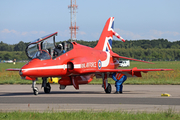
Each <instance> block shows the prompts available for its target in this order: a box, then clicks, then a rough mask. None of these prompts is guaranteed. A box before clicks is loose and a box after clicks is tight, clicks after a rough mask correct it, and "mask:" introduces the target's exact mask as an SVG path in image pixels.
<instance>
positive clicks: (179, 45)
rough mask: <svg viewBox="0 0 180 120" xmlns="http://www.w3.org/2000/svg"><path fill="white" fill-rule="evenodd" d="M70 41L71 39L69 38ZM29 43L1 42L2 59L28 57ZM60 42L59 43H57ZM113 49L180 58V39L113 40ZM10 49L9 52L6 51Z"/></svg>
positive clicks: (138, 56) (138, 55)
mask: <svg viewBox="0 0 180 120" xmlns="http://www.w3.org/2000/svg"><path fill="white" fill-rule="evenodd" d="M68 41H70V40H68ZM76 42H77V43H79V44H82V45H86V46H89V47H95V46H96V44H97V42H98V40H96V41H83V40H77V41H76ZM28 44H29V43H24V42H23V41H20V42H19V43H17V44H13V45H11V44H6V43H3V42H2V41H1V42H0V59H1V60H3V59H6V60H7V59H17V60H23V59H28V58H27V56H26V54H25V52H24V51H25V48H26V46H27V45H28ZM57 44H58V43H57ZM112 48H113V51H114V52H115V53H117V54H119V55H120V56H126V57H131V58H136V59H142V60H147V61H150V60H155V61H157V60H180V41H174V42H170V41H168V40H167V39H154V40H126V42H121V41H119V40H113V42H112ZM6 51H8V52H6Z"/></svg>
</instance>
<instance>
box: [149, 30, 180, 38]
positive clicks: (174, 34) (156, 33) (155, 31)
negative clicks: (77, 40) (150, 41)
mask: <svg viewBox="0 0 180 120" xmlns="http://www.w3.org/2000/svg"><path fill="white" fill-rule="evenodd" d="M150 34H151V35H154V36H159V37H162V36H163V35H171V36H178V35H180V33H178V32H174V31H158V30H150Z"/></svg>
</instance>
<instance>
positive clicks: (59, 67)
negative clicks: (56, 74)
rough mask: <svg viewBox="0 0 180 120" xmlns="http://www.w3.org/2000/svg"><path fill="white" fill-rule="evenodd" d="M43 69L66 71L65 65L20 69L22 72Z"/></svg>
mask: <svg viewBox="0 0 180 120" xmlns="http://www.w3.org/2000/svg"><path fill="white" fill-rule="evenodd" d="M45 69H67V64H63V65H56V66H46V67H35V68H27V69H22V70H45Z"/></svg>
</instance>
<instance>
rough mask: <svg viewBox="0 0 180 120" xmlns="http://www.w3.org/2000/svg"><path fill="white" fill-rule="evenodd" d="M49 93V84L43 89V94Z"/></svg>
mask: <svg viewBox="0 0 180 120" xmlns="http://www.w3.org/2000/svg"><path fill="white" fill-rule="evenodd" d="M50 91H51V86H50V84H49V83H46V86H45V87H44V93H50Z"/></svg>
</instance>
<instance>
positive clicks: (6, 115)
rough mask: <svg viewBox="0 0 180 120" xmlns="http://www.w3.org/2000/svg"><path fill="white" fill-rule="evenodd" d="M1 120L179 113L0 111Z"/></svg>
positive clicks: (140, 118) (169, 119) (142, 118)
mask: <svg viewBox="0 0 180 120" xmlns="http://www.w3.org/2000/svg"><path fill="white" fill-rule="evenodd" d="M0 119H1V120H19V119H21V120H32V119H33V120H40V119H41V120H53V119H54V120H132V119H136V120H157V119H158V120H179V119H180V114H178V113H175V112H173V111H172V109H168V110H167V111H164V112H163V111H162V112H155V113H153V112H151V113H147V112H136V113H135V112H125V111H113V112H110V111H108V112H106V111H102V112H95V111H83V110H82V111H76V112H75V111H74V112H65V111H64V112H43V113H40V112H21V111H15V112H0Z"/></svg>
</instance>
